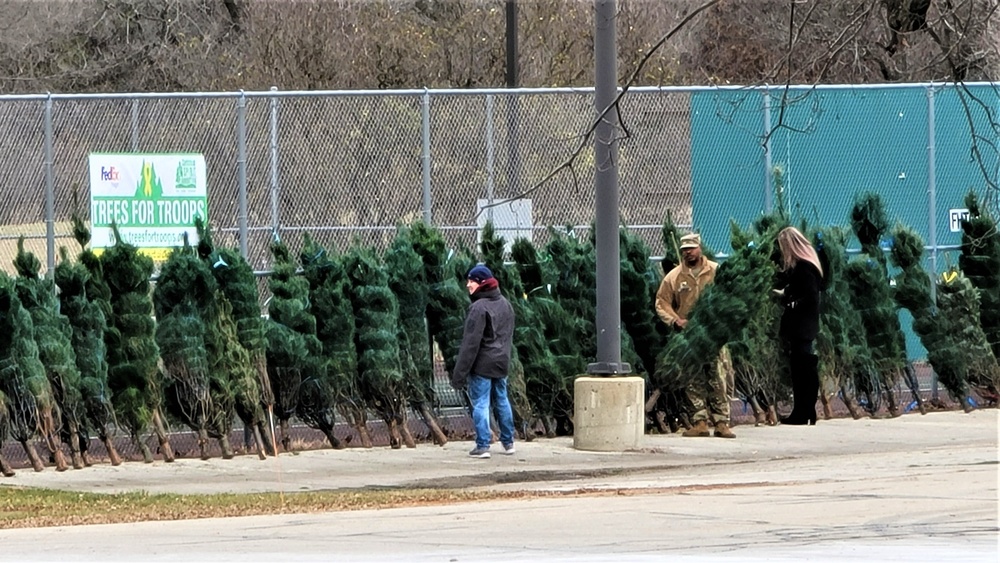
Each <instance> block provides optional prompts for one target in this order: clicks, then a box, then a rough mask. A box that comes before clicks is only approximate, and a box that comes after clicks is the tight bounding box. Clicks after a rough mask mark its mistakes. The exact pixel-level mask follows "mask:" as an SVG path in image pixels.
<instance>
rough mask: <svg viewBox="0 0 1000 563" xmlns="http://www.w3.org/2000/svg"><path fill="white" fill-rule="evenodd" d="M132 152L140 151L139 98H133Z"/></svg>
mask: <svg viewBox="0 0 1000 563" xmlns="http://www.w3.org/2000/svg"><path fill="white" fill-rule="evenodd" d="M132 152H139V98H132Z"/></svg>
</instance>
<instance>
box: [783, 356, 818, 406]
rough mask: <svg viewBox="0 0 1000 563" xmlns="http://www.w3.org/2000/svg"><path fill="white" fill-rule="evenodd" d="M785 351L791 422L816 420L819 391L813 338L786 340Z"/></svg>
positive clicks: (816, 358)
mask: <svg viewBox="0 0 1000 563" xmlns="http://www.w3.org/2000/svg"><path fill="white" fill-rule="evenodd" d="M785 351H786V354H787V356H788V367H789V371H790V373H791V376H792V398H793V407H792V413H791V414H790V415H788V418H789V419H791V421H793V422H801V421H803V420H811V421H815V420H816V397H817V395H818V393H819V358H818V357H817V356H816V354H815V353H814V351H813V340H802V339H796V340H787V341H785Z"/></svg>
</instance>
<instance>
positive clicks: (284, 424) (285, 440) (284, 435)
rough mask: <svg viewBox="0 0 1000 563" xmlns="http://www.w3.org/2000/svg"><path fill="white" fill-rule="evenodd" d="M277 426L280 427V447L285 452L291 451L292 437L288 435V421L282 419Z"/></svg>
mask: <svg viewBox="0 0 1000 563" xmlns="http://www.w3.org/2000/svg"><path fill="white" fill-rule="evenodd" d="M278 426H280V427H281V447H282V448H284V450H285V451H286V452H288V451H291V445H292V438H291V437H290V436H289V435H288V421H287V420H282V421H281V422H279V423H278Z"/></svg>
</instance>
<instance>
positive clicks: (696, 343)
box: [647, 175, 1000, 425]
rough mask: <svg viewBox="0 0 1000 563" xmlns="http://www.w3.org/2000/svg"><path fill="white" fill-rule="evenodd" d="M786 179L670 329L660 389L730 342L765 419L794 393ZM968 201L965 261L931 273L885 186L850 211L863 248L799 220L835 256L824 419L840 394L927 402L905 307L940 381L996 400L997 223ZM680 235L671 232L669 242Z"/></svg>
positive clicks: (864, 406)
mask: <svg viewBox="0 0 1000 563" xmlns="http://www.w3.org/2000/svg"><path fill="white" fill-rule="evenodd" d="M777 179H778V184H779V193H778V196H779V197H778V200H779V206H778V210H777V211H775V212H774V213H771V214H768V215H764V216H762V217H760V218H759V219H758V220H757V221H755V222H754V224H753V225H752V227H751V229H750V230H749V232H746V231H743V230H741V229H740V227H739V226H738V225H736V224H732V226H731V229H732V254H731V255H730V256H729V257H728V258H727V259H726V260H725V261H724V262H723V263H722V264H721V265H720V267H719V270H718V272H717V275H716V282H715V284H714V286H712V287H711V288H710V289H709V290H708V291H706V292H705V293H704V294H703V295H702V297H701V299H700V300H699V302H698V304H697V305H696V306H695V308H694V310H693V311H692V314H691V319H690V321H689V324H688V327H687V328H686V329H685V330H684V331H683V332H680V333H677V334H674V335H671V336H669V337H668V338H667V339H666V342H665V347H664V351H663V353H662V354H661V355H660V357H659V358H658V363H657V367H656V370H655V372H654V378H653V379H654V382H655V387H657V388H658V389H660V390H661V392H662V391H674V392H676V391H679V390H680V389H682V388H683V386H684V384H685V383H686V381H687V378H686V376H687V375H689V374H691V373H696V371H695V370H696V369H697V366H698V364H699V363H700V362H701V361H702V359H703V358H714V357H716V356H717V355H718V353H719V351H720V349H721V348H722V347H723V346H724V345H728V346H729V349H730V352H731V355H732V362H733V368H734V371H735V386H736V395H737V396H738V397H741V398H743V399H744V400H746V401H747V403H749V405H750V406H751V407H752V408H753V410H754V412H755V414H756V416H757V420H758V422H764V421H768V422H771V423H773V422H774V421H775V418H776V413H775V411H774V405H775V404H776V403H777V402H778V401H779V400H782V399H784V398H786V397H787V396H788V382H789V374H788V373H787V366H786V362H784V361H783V359H782V351H781V347H780V342H779V339H778V327H779V321H780V316H781V310H780V307H779V305H778V303H777V302H776V301H775V300H774V299H772V298H770V297H769V292H768V291H767V290H768V289H769V288H770V287H771V285H772V284H773V282H774V279H775V275H776V274H777V271H778V268H779V266H778V264H779V263H780V260H779V250H778V248H777V244H776V237H777V233H778V232H779V231H780V230H781V229H783V228H785V227H786V226H789V225H790V224H791V221H790V218H789V217H788V216H787V214H785V213H784V212H783V211H782V209H783V204H782V197H781V191H780V179H781V178H780V175H779V176H778V177H777ZM966 206H967V207H968V209H969V211H970V217H969V219H968V220H966V221H964V222H963V224H962V229H963V235H962V246H961V252H962V254H961V256H960V258H959V264H958V266H959V268H958V269H954V268H953V269H951V270H949V271H948V272H946V273H945V274H943V275H940V276H938V275H934V276H933V277H932V276H931V275H930V274H928V273H927V272H926V271H925V270H924V269H923V267H922V266H921V262H922V260H923V256H924V242H923V240H922V239H921V237H920V235H919V234H918V233H917V232H916V231H914V230H913V229H912V228H910V227H908V226H905V225H902V224H896V225H895V226H894V227H892V228H891V230H890V228H889V220H888V218H887V214H886V210H885V208H884V204H883V202H882V200H881V198H880V197H879V196H878V195H877V194H873V193H861V194H858V195H857V197H856V199H855V201H854V204H853V207H852V209H851V215H850V218H849V219H850V224H851V231H853V235H854V237H855V238H856V240H857V241H858V242H859V243H860V246H861V252H860V254H859V255H857V256H854V257H848V255H847V252H846V244H847V241H848V238H849V236H848V232H847V230H845V229H844V228H841V227H837V226H819V227H818V226H810V225H808V224H806V222H805V221H802V222H801V223H800V224H799V225H798V226H800V227H801V228H802V230H803V232H806V233H807V234H808V236H809V237H810V238H811V239H812V241H813V243H814V245H815V246H816V248H817V249H818V250H819V251H820V252H821V253H822V254H824V255H825V258H826V262H828V271H827V272H826V289H825V291H824V292H823V295H822V309H821V317H820V321H821V322H820V325H821V326H820V334H819V337H818V338H817V352H818V354H819V357H820V369H821V379H822V380H823V384H824V385H823V387H824V389H823V392H822V393H821V396H820V398H821V400H822V402H823V406H824V410H825V411H826V415H827V417H830V416H832V409H831V405H830V398H831V397H832V396H835V395H839V396H840V397H841V399H842V400H843V402H844V403H845V405H846V407H847V409H848V410H849V412H850V413H851V415H852V416H853V417H854V418H860V417H861V416H863V414H864V413H863V411H864V410H867V411H868V413H869V414H875V413H876V412H878V411H879V410H880V408H882V407H884V408H885V409H886V410H887V411H888V413H889V414H890V415H891V416H898V415H899V414H901V413H902V412H903V410H904V407H903V406H902V405H901V404H900V398H899V397H897V396H896V395H897V393H896V391H897V389H899V388H900V387H901V386H904V387H906V388H907V389H908V390H909V392H910V394H911V395H912V401H907V403H909V404H911V405H913V406H914V407H916V408H917V409H918V410H919V411H920V412H921V413H924V412H926V405H925V404H924V401H923V398H922V396H921V394H920V392H919V386H918V384H917V380H916V376H915V373H914V370H913V366H912V365H911V364H910V363H909V362H908V361H907V354H906V349H905V341H904V333H903V330H902V327H901V324H900V320H899V318H900V317H899V312H900V311H901V310H906V311H908V312H909V313H910V314H911V315H912V317H913V331H914V333H915V334H916V335H917V336H918V337H919V338H920V341H921V344H922V345H923V346H924V348H925V349H926V350H927V356H928V357H927V359H928V361H929V363H930V365H931V367H932V368H933V369H934V371H935V372H936V373H937V376H938V381H939V382H940V383H941V384H942V385H943V386H944V387H945V389H947V391H948V393H949V394H950V395H951V396H952V397H953V398H954V399H955V400H957V401H959V402H960V403H961V404H962V405H963V407H964V408H965V409H966V410H969V409H971V408H972V405H974V404H975V403H976V400H975V398H974V395H978V396H979V398H980V400H982V401H983V402H985V403H989V404H996V403H997V400H998V398H1000V393H998V390H1000V367H998V364H997V360H996V358H997V357H998V355H1000V233H998V232H997V229H996V222H995V221H994V219H993V218H992V216H991V215H990V213H988V212H987V210H985V209H984V208H982V207H981V206H980V203H979V200H978V198H977V197H976V195H975V194H974V193H970V194H969V195H968V196H967V198H966ZM665 233H666V231H665ZM671 238H672V237H671V236H666V235H665V240H670V239H671ZM887 251H888V252H887ZM887 254H888V256H886V255H887ZM890 264H891V265H892V267H893V268H894V270H895V277H894V278H890V270H889V265H890ZM932 285H933V287H934V289H935V291H933V292H932ZM659 394H660V393H658V395H659ZM647 407H653V405H652V403H651V404H648V405H647ZM665 410H669V409H665ZM682 410H683V409H682ZM661 419H662V417H661ZM661 425H662V424H661Z"/></svg>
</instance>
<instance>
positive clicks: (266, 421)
mask: <svg viewBox="0 0 1000 563" xmlns="http://www.w3.org/2000/svg"><path fill="white" fill-rule="evenodd" d="M195 228H196V229H197V231H198V256H199V257H200V258H201V259H202V260H204V261H205V262H206V263H207V264H208V265H209V267H210V268H211V270H212V276H213V277H214V278H215V281H216V283H217V284H218V288H219V291H220V292H221V293H222V295H220V296H217V297H216V303H218V304H219V307H220V311H219V323H220V325H219V326H220V330H222V331H223V332H224V333H226V334H224V335H222V339H223V340H228V339H229V335H228V331H229V328H228V327H226V328H223V325H224V324H226V323H227V322H229V321H227V320H225V318H224V317H226V316H227V314H226V311H223V310H222V309H226V308H228V309H229V310H230V312H229V313H228V317H229V318H230V321H231V322H232V323H233V324H234V325H235V326H234V329H235V336H236V340H237V341H236V342H235V343H232V344H230V345H227V346H226V348H225V352H224V353H231V354H233V355H234V357H233V358H231V359H230V360H227V362H231V365H232V367H231V368H230V369H232V370H235V371H234V372H233V373H234V379H233V382H234V385H235V387H234V389H233V395H234V400H235V401H236V402H235V405H234V408H235V410H236V414H237V415H238V416H239V417H240V420H241V421H243V425H244V427H245V428H250V429H252V434H253V437H254V443H255V444H256V448H257V455H258V457H261V456H263V455H265V454H264V452H265V451H266V452H267V453H270V454H271V455H277V444H275V442H274V435H273V433H272V427H273V419H274V393H273V391H272V389H271V381H270V379H269V378H268V375H267V338H266V335H265V333H264V321H263V319H262V318H261V315H260V301H259V298H258V295H257V278H256V276H255V275H254V272H253V268H251V267H250V264H249V263H248V262H247V261H246V258H244V257H243V256H242V255H241V254H240V253H239V252H238V251H237V250H234V249H231V248H217V247H216V246H215V244H214V242H213V241H212V233H211V230H210V229H209V228H208V227H207V225H205V223H204V222H203V221H202V220H201V218H200V217H198V218H196V219H195ZM236 347H239V348H242V350H239V349H236ZM229 348H233V350H232V351H229ZM244 354H246V356H247V360H248V361H249V367H250V369H251V374H250V375H252V378H249V379H248V378H247V373H245V371H244V369H245V368H244V366H243V360H242V357H243V355H244ZM237 357H239V359H238V358H237ZM262 459H263V458H262Z"/></svg>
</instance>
